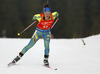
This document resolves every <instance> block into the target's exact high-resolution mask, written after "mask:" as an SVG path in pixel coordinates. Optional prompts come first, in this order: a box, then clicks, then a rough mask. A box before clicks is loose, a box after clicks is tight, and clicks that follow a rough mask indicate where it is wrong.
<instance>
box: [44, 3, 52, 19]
mask: <svg viewBox="0 0 100 74" xmlns="http://www.w3.org/2000/svg"><path fill="white" fill-rule="evenodd" d="M43 12H44V16H45V18H49V16H50V14H51V9H50V7H49V5H48V4H44V5H43Z"/></svg>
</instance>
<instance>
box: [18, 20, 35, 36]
mask: <svg viewBox="0 0 100 74" xmlns="http://www.w3.org/2000/svg"><path fill="white" fill-rule="evenodd" d="M35 23H36V21H34V22H33V23H32V24H30V25H29V26H28V27H27V28H25V29H24V30H23V31H22V32H20V33H18V34H17V35H21V34H22V33H23V32H25V31H26V30H27V29H28V28H29V27H31V26H32V25H33V24H35Z"/></svg>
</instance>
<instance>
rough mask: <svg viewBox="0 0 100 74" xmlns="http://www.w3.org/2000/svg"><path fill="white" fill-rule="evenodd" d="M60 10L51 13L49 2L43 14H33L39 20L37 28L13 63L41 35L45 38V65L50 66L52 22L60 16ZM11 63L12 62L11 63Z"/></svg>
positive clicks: (44, 6)
mask: <svg viewBox="0 0 100 74" xmlns="http://www.w3.org/2000/svg"><path fill="white" fill-rule="evenodd" d="M58 16H59V14H58V12H53V13H51V9H50V7H49V5H48V4H44V5H43V13H42V14H36V15H34V16H33V20H37V21H38V24H37V26H36V30H35V32H34V34H33V36H32V38H31V40H30V42H29V43H28V45H26V46H25V47H24V48H23V49H22V51H21V52H20V53H19V55H18V56H17V57H16V58H14V60H13V61H12V62H11V63H12V64H15V63H16V62H18V61H19V60H20V59H21V57H22V56H23V55H24V54H25V53H26V52H27V51H28V50H29V49H30V48H31V47H32V46H34V44H35V43H36V42H37V41H38V40H39V39H40V38H41V36H42V37H43V39H44V47H45V53H44V65H46V66H49V62H48V58H49V50H50V49H49V43H50V30H51V27H52V24H53V23H54V19H55V18H56V17H58ZM11 63H10V64H11Z"/></svg>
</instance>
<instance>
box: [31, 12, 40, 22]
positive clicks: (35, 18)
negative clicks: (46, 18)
mask: <svg viewBox="0 0 100 74" xmlns="http://www.w3.org/2000/svg"><path fill="white" fill-rule="evenodd" d="M32 19H33V20H38V21H39V22H40V20H41V16H40V14H36V15H34V16H33V18H32Z"/></svg>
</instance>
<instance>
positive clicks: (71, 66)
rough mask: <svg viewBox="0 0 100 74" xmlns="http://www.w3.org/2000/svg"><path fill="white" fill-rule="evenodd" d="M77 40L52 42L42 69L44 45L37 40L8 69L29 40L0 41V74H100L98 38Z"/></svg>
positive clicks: (96, 36)
mask: <svg viewBox="0 0 100 74" xmlns="http://www.w3.org/2000/svg"><path fill="white" fill-rule="evenodd" d="M83 40H84V41H85V43H86V45H83V43H82V40H81V38H80V39H51V41H50V57H49V63H50V66H51V67H52V68H57V70H52V69H49V68H46V67H44V66H43V59H44V41H43V39H40V40H39V41H38V42H37V43H36V44H35V46H33V47H32V48H31V49H30V50H29V51H28V52H27V53H26V54H25V55H24V56H23V57H22V58H21V60H20V61H19V62H17V63H16V65H14V66H11V67H9V68H8V67H7V64H8V63H9V62H11V61H12V60H13V59H14V58H15V57H16V56H17V55H18V53H19V52H20V51H21V50H22V49H23V47H24V46H26V45H27V44H28V42H29V41H30V39H20V38H0V74H100V35H95V36H90V37H87V38H83Z"/></svg>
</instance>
